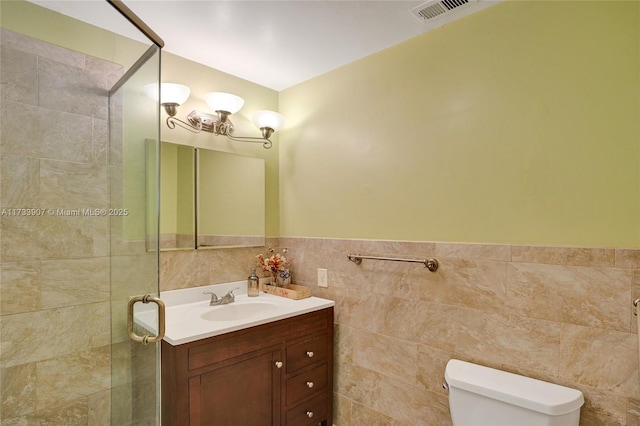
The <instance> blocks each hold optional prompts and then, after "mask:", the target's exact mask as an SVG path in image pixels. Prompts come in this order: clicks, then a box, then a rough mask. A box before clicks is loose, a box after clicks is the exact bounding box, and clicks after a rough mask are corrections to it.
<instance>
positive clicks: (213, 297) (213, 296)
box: [202, 291, 220, 305]
mask: <svg viewBox="0 0 640 426" xmlns="http://www.w3.org/2000/svg"><path fill="white" fill-rule="evenodd" d="M202 294H210V295H211V301H210V302H209V305H214V304H218V303H220V302H219V299H218V295H217V294H215V293H214V292H213V291H203V292H202Z"/></svg>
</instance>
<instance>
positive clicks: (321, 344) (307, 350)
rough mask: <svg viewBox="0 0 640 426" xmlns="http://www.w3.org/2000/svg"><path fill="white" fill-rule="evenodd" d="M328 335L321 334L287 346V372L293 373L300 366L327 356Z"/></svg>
mask: <svg viewBox="0 0 640 426" xmlns="http://www.w3.org/2000/svg"><path fill="white" fill-rule="evenodd" d="M327 348H328V346H327V335H326V334H321V335H319V336H316V337H313V338H311V339H308V340H304V341H302V342H299V343H296V344H293V345H290V346H287V348H286V354H285V356H286V361H287V362H286V366H287V373H293V372H295V371H297V370H299V369H300V368H303V367H306V366H307V365H311V364H313V363H316V362H319V361H322V360H324V359H326V358H327Z"/></svg>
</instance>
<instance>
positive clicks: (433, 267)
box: [347, 254, 439, 272]
mask: <svg viewBox="0 0 640 426" xmlns="http://www.w3.org/2000/svg"><path fill="white" fill-rule="evenodd" d="M347 258H348V259H349V260H350V261H352V262H353V263H355V264H356V265H359V264H361V263H362V259H371V260H390V261H393V262H411V263H422V264H423V265H424V267H425V268H427V269H428V270H430V271H431V272H435V271H437V270H438V266H439V265H438V261H437V260H436V259H403V258H399V257H386V256H365V255H361V254H349V255H347Z"/></svg>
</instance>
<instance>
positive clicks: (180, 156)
mask: <svg viewBox="0 0 640 426" xmlns="http://www.w3.org/2000/svg"><path fill="white" fill-rule="evenodd" d="M161 149H162V152H161V175H160V194H161V198H160V248H161V250H187V249H195V248H198V249H205V248H229V247H260V246H264V245H265V163H264V159H262V158H253V157H247V156H244V155H239V154H232V153H228V152H221V151H213V150H207V149H202V148H193V147H191V146H187V145H178V144H173V143H169V142H162V146H161Z"/></svg>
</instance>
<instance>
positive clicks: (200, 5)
mask: <svg viewBox="0 0 640 426" xmlns="http://www.w3.org/2000/svg"><path fill="white" fill-rule="evenodd" d="M30 1H32V2H33V3H37V4H39V5H41V6H44V7H47V8H49V9H53V10H55V11H58V12H60V13H63V14H65V15H69V16H72V17H75V18H78V19H80V20H82V21H85V22H88V23H91V24H93V25H97V26H100V27H103V28H106V29H109V30H111V31H115V32H118V33H120V34H123V35H127V36H130V37H132V38H137V39H139V35H137V34H136V33H135V32H134V31H132V30H131V28H130V26H129V25H128V24H126V23H125V22H124V19H122V18H121V17H119V16H118V15H117V14H115V13H113V12H111V11H109V10H107V9H109V8H110V6H109V5H108V4H107V3H106V1H104V0H92V1H86V0H85V1H59V0H30ZM425 2H426V0H418V1H415V0H387V1H383V0H374V1H369V0H354V1H345V0H324V1H312V0H280V1H271V0H256V1H243V0H226V1H220V0H215V1H207V0H200V1H192V0H164V1H160V0H124V3H125V4H126V5H127V6H128V7H129V8H130V9H131V10H132V11H133V12H134V13H135V14H137V15H138V16H139V17H140V18H141V19H142V20H143V21H144V22H145V23H146V24H147V25H149V27H151V29H153V30H154V31H155V32H156V33H157V34H158V35H159V36H160V37H161V38H162V39H163V40H164V42H165V47H164V50H165V51H168V52H171V53H174V54H176V55H179V56H182V57H184V58H187V59H190V60H192V61H195V62H199V63H202V64H204V65H207V66H210V67H212V68H215V69H218V70H221V71H224V72H227V73H229V74H232V75H235V76H237V77H241V78H244V79H246V80H249V81H252V82H255V83H258V84H260V85H263V86H266V87H269V88H272V89H274V90H278V91H279V90H283V89H286V88H288V87H291V86H293V85H295V84H298V83H300V82H303V81H305V80H308V79H311V78H313V77H316V76H318V75H321V74H323V73H325V72H328V71H330V70H333V69H336V68H338V67H340V66H342V65H345V64H347V63H350V62H353V61H355V60H357V59H359V58H363V57H365V56H368V55H371V54H373V53H375V52H378V51H380V50H383V49H385V48H387V47H390V46H393V45H395V44H398V43H401V42H403V41H405V40H408V39H410V38H412V37H415V36H417V35H419V34H421V33H423V32H425V31H427V30H430V29H433V28H436V27H439V26H442V25H444V24H446V23H448V22H450V21H451V20H454V19H458V18H459V17H462V16H464V15H467V14H469V13H472V12H474V11H476V10H478V9H481V8H483V7H488V6H490V5H492V4H494V2H491V1H482V2H476V0H471V2H473V3H475V4H469V5H465V6H464V7H460V8H459V9H458V10H455V12H456V13H450V14H444V15H443V16H442V17H440V16H439V17H438V18H435V19H433V20H432V21H431V22H429V23H428V24H427V23H423V22H420V21H419V20H418V19H417V18H416V17H415V16H414V15H413V14H412V13H411V12H410V10H411V9H412V8H414V7H416V6H419V5H422V4H424V3H425Z"/></svg>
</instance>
